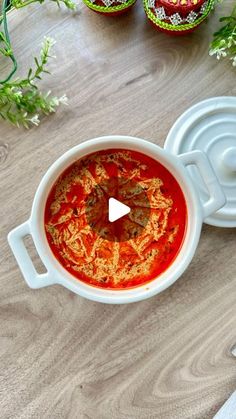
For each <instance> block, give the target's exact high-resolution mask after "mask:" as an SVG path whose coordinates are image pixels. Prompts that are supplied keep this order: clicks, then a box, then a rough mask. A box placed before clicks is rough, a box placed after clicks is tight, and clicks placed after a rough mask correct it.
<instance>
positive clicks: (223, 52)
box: [209, 47, 227, 60]
mask: <svg viewBox="0 0 236 419" xmlns="http://www.w3.org/2000/svg"><path fill="white" fill-rule="evenodd" d="M209 55H210V56H211V57H212V55H216V58H217V60H220V59H221V57H222V58H224V57H226V56H227V51H226V48H225V47H224V48H215V49H210V51H209Z"/></svg>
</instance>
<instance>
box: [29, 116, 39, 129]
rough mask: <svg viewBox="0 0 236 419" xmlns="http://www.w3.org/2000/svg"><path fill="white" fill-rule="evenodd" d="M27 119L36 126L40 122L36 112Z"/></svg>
mask: <svg viewBox="0 0 236 419" xmlns="http://www.w3.org/2000/svg"><path fill="white" fill-rule="evenodd" d="M29 121H30V122H31V124H33V125H36V127H37V126H38V125H39V124H40V120H39V116H38V114H35V115H34V116H32V118H30V119H29Z"/></svg>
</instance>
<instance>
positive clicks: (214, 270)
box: [0, 0, 236, 419]
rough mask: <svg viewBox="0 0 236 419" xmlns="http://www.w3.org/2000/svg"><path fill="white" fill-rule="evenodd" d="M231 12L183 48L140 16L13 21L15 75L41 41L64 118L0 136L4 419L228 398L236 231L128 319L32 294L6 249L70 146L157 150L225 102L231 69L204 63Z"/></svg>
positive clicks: (134, 415)
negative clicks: (175, 128) (50, 53)
mask: <svg viewBox="0 0 236 419" xmlns="http://www.w3.org/2000/svg"><path fill="white" fill-rule="evenodd" d="M232 4H233V1H230V0H228V1H227V2H224V5H222V6H218V8H217V11H216V12H215V14H214V15H213V16H212V17H211V18H210V19H209V21H208V24H203V26H201V28H200V29H199V30H198V31H196V32H195V33H194V34H193V35H191V36H188V37H184V38H172V37H168V36H166V35H165V34H160V33H158V32H156V31H155V30H154V29H153V28H152V27H151V25H150V24H149V23H148V22H147V21H146V19H145V16H144V12H143V10H142V6H141V4H140V3H138V4H136V5H135V7H134V8H133V10H132V11H131V12H130V13H129V14H128V15H126V16H121V17H120V18H119V19H118V18H117V19H113V18H106V17H104V16H99V15H96V14H94V13H93V12H90V11H89V10H88V9H86V7H84V6H82V5H81V4H80V5H79V13H77V14H71V13H69V12H67V11H65V10H57V9H56V7H55V5H44V6H32V7H29V8H27V9H25V10H21V11H17V12H15V11H14V12H12V13H11V14H10V29H11V34H12V42H13V45H14V49H15V52H16V55H17V56H18V59H19V63H20V73H21V74H22V75H23V74H25V72H26V70H27V68H28V65H29V64H30V62H31V60H32V55H33V54H35V53H36V52H38V49H39V44H40V43H41V42H42V38H43V36H44V35H51V36H53V37H54V38H55V39H56V40H57V44H56V46H55V50H56V51H55V53H56V55H57V60H56V61H54V62H53V63H52V64H51V66H50V69H51V70H52V72H53V73H54V76H53V77H50V76H48V77H45V81H43V82H42V87H43V88H45V89H49V88H50V89H52V90H53V91H54V92H55V93H56V94H58V95H60V94H63V93H67V95H68V96H69V98H70V105H69V107H67V108H64V109H62V108H61V109H60V110H59V111H58V112H57V113H56V114H55V115H53V116H50V117H49V118H45V119H44V121H43V123H42V124H41V125H40V127H39V128H36V129H32V130H29V131H25V130H18V129H15V128H14V127H10V126H9V125H7V124H6V123H1V127H0V130H1V139H0V189H1V206H0V223H1V237H0V253H1V263H0V279H1V289H0V324H1V329H0V357H1V359H0V417H1V419H14V418H17V419H18V418H19V419H28V418H30V419H31V418H33V419H61V418H63V419H154V418H155V419H208V418H212V417H213V415H214V414H215V413H216V412H217V410H218V409H219V408H220V406H221V405H222V404H223V402H224V401H225V400H226V399H227V397H229V395H230V394H231V393H233V391H234V390H235V388H236V360H235V358H234V357H233V356H232V355H231V352H230V349H231V347H232V346H233V345H235V343H236V310H235V307H236V304H235V303H236V301H235V300H236V241H235V240H236V237H235V229H231V230H230V229H229V230H227V229H218V228H213V227H210V226H204V227H203V231H202V236H201V240H200V243H199V247H198V250H197V252H196V255H195V257H194V259H193V261H192V263H191V265H190V266H189V268H188V269H187V271H186V272H185V274H184V275H183V276H182V277H181V279H180V280H178V281H177V283H175V284H174V285H173V286H172V287H171V288H169V289H168V290H166V291H165V292H164V293H162V294H161V295H159V296H156V297H153V298H152V299H150V300H147V301H144V302H139V303H135V304H131V305H128V306H107V305H103V304H98V303H94V302H90V301H86V300H85V299H83V298H80V297H79V296H76V295H74V294H72V293H71V292H69V291H67V290H66V289H64V288H62V287H59V286H52V287H49V288H45V289H41V290H37V291H34V290H31V289H29V288H28V287H27V285H26V284H25V282H24V280H23V278H22V276H21V274H20V271H19V269H18V267H17V265H16V262H15V259H14V257H13V255H12V254H11V251H10V249H9V247H8V244H7V241H6V236H7V233H8V232H9V231H10V230H11V229H12V228H13V227H15V226H16V225H18V224H20V223H22V222H23V221H25V220H26V219H27V218H28V217H29V214H30V209H31V204H32V200H33V196H34V193H35V191H36V188H37V185H38V183H39V181H40V179H41V177H42V175H43V174H44V173H45V171H46V169H47V168H48V167H49V166H50V165H51V164H52V163H53V162H54V160H55V159H56V158H58V157H59V156H60V155H61V154H62V153H63V152H65V151H66V150H68V149H69V148H70V147H72V146H74V145H76V144H78V143H80V142H81V141H83V140H85V139H89V138H93V137H97V136H99V135H103V134H126V135H134V136H139V137H141V138H146V139H149V140H150V141H153V142H155V143H157V144H159V145H163V143H164V140H165V137H166V135H167V133H168V131H169V129H170V127H171V125H172V124H173V122H174V121H175V119H176V118H177V117H178V116H179V115H180V114H181V113H182V112H183V111H184V110H185V109H187V108H188V107H189V106H191V105H193V104H194V103H196V102H198V101H199V100H202V99H205V98H208V97H210V96H217V95H234V94H236V83H235V80H236V78H235V77H236V74H235V70H233V68H231V66H230V65H229V64H228V63H225V64H224V63H220V64H218V63H217V62H216V61H215V60H214V59H212V58H210V57H208V44H209V41H210V39H211V35H212V33H213V32H214V31H215V30H216V28H217V21H218V17H219V14H224V13H227V12H229V11H230V9H231V7H232ZM5 70H6V69H5ZM30 248H32V247H31V245H30ZM34 261H35V263H36V265H37V266H38V262H37V257H34Z"/></svg>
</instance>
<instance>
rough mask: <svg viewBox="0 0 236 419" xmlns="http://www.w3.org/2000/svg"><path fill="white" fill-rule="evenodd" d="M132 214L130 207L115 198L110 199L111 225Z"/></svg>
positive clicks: (109, 217)
mask: <svg viewBox="0 0 236 419" xmlns="http://www.w3.org/2000/svg"><path fill="white" fill-rule="evenodd" d="M129 213H130V207H128V205H125V204H122V202H120V201H118V200H117V199H115V198H110V199H109V210H108V214H109V216H108V219H109V221H110V222H111V223H113V222H114V221H117V220H119V219H120V218H121V217H124V216H125V215H127V214H129Z"/></svg>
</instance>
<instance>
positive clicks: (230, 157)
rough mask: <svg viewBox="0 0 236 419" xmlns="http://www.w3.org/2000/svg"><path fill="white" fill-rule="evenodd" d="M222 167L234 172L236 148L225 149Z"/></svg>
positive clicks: (235, 170)
mask: <svg viewBox="0 0 236 419" xmlns="http://www.w3.org/2000/svg"><path fill="white" fill-rule="evenodd" d="M222 161H223V163H224V166H225V167H226V168H227V169H228V170H230V171H231V172H236V147H230V148H227V150H225V151H224V153H223V155H222Z"/></svg>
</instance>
